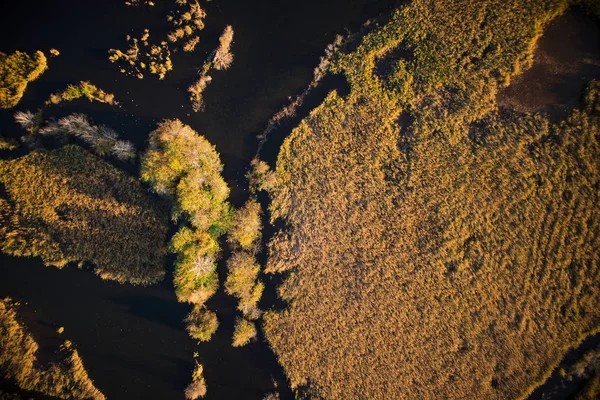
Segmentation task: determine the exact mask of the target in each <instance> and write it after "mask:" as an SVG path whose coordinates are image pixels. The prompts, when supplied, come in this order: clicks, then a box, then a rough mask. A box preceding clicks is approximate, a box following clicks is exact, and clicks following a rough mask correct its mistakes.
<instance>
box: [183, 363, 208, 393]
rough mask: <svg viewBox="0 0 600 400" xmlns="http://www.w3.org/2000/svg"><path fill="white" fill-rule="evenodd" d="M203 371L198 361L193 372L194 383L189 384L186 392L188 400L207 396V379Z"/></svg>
mask: <svg viewBox="0 0 600 400" xmlns="http://www.w3.org/2000/svg"><path fill="white" fill-rule="evenodd" d="M203 372H204V368H203V367H202V365H201V364H198V362H196V367H195V368H194V372H193V373H192V383H190V384H189V385H188V387H187V388H186V389H185V392H184V394H185V398H186V400H196V399H199V398H202V397H204V396H206V381H205V380H204V376H203V375H202V373H203Z"/></svg>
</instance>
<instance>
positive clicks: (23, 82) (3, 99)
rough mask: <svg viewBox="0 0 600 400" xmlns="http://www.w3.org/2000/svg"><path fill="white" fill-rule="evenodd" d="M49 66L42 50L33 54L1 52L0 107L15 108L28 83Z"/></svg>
mask: <svg viewBox="0 0 600 400" xmlns="http://www.w3.org/2000/svg"><path fill="white" fill-rule="evenodd" d="M47 68H48V65H47V61H46V57H45V56H44V53H42V52H41V51H36V52H35V53H33V54H32V55H30V54H27V53H23V52H21V51H15V52H14V53H12V54H5V53H1V52H0V108H13V107H14V106H16V105H17V103H19V100H21V97H23V93H24V92H25V88H26V87H27V84H28V83H29V82H31V81H34V80H36V79H37V78H39V77H40V75H42V73H44V71H45V70H46V69H47Z"/></svg>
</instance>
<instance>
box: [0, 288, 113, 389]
mask: <svg viewBox="0 0 600 400" xmlns="http://www.w3.org/2000/svg"><path fill="white" fill-rule="evenodd" d="M17 306H18V304H16V303H14V302H12V301H11V300H10V299H3V300H0V371H1V372H2V375H3V377H4V378H5V379H11V380H14V381H15V382H16V384H17V385H18V386H19V387H20V388H22V389H24V390H30V391H36V392H40V393H43V394H44V395H47V396H54V397H58V398H61V399H77V400H78V399H92V400H104V399H105V397H104V395H103V394H102V393H101V392H100V391H99V390H98V389H96V387H95V386H94V383H93V382H92V381H91V379H90V378H89V376H88V374H87V372H86V370H85V368H84V366H83V363H82V361H81V358H80V357H79V354H78V353H77V350H75V349H74V347H73V345H72V343H71V342H69V341H68V340H67V341H65V342H64V343H63V345H62V346H61V347H60V350H59V351H58V353H57V354H56V356H55V358H57V361H54V362H51V363H48V364H45V365H43V364H41V363H40V361H39V360H38V344H37V343H36V342H35V340H34V339H33V337H32V336H31V334H29V332H27V330H26V328H25V327H24V326H23V324H22V323H21V322H19V320H18V319H17Z"/></svg>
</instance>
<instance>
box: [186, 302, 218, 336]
mask: <svg viewBox="0 0 600 400" xmlns="http://www.w3.org/2000/svg"><path fill="white" fill-rule="evenodd" d="M185 321H186V329H187V331H188V333H189V335H190V336H191V337H192V338H194V339H197V340H199V341H201V342H208V341H209V340H210V338H211V337H212V335H213V334H214V333H215V332H216V331H217V329H218V328H219V320H218V319H217V314H215V313H214V312H213V311H210V310H207V309H206V308H204V306H200V305H195V306H194V308H193V309H192V311H191V312H190V313H189V314H188V316H187V318H186V320H185Z"/></svg>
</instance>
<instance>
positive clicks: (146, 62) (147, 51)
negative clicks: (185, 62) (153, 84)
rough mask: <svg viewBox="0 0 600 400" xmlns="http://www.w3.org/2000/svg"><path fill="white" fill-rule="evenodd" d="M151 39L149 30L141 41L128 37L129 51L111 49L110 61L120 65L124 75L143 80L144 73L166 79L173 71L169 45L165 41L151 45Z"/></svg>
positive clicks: (144, 32) (109, 52)
mask: <svg viewBox="0 0 600 400" xmlns="http://www.w3.org/2000/svg"><path fill="white" fill-rule="evenodd" d="M149 37H150V31H149V30H148V29H144V31H143V33H142V36H141V37H140V38H139V39H138V38H131V37H129V36H127V41H128V42H129V49H128V50H127V51H125V52H123V51H121V50H119V49H110V50H109V51H108V54H109V57H108V59H109V60H110V61H111V62H113V63H119V64H120V66H121V69H120V71H121V72H122V73H124V74H127V75H132V76H135V77H137V78H138V79H143V78H144V73H145V72H149V73H151V74H153V75H158V79H164V78H165V75H166V74H167V72H169V71H171V70H172V69H173V63H172V62H171V51H170V49H169V45H168V43H167V42H166V41H164V40H163V41H161V42H160V43H159V44H150V43H149V42H148V38H149Z"/></svg>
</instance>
